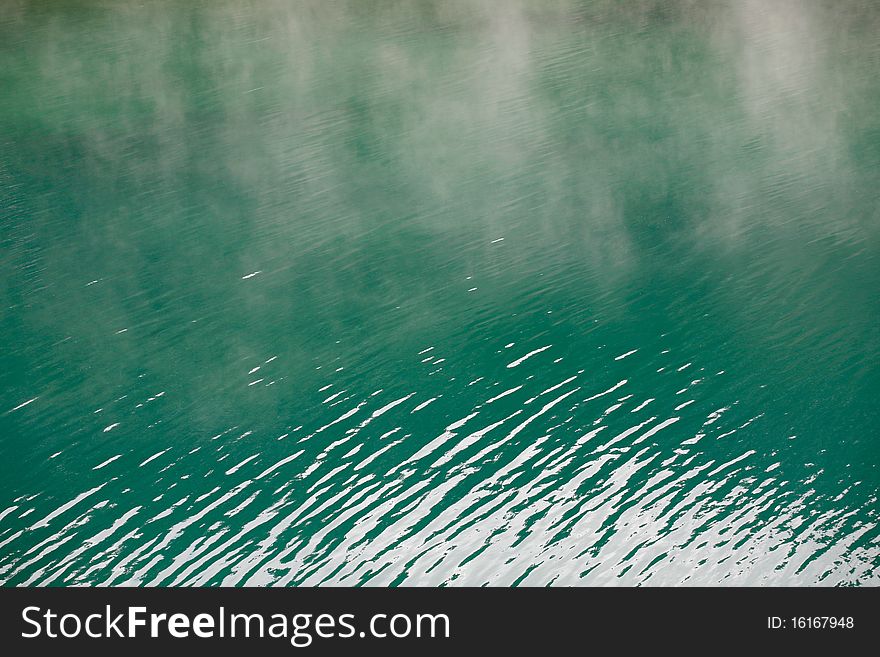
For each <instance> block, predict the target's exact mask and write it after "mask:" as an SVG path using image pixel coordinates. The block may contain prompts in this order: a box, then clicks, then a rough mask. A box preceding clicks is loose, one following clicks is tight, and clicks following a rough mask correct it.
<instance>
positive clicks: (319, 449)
mask: <svg viewBox="0 0 880 657" xmlns="http://www.w3.org/2000/svg"><path fill="white" fill-rule="evenodd" d="M501 4H502V3H494V2H487V1H479V0H454V1H452V2H377V3H359V2H355V1H351V2H297V3H287V2H281V1H280V0H277V1H271V0H267V1H261V2H252V3H242V2H233V1H222V0H221V1H218V2H183V1H173V0H169V1H166V2H151V3H133V2H99V1H97V0H95V1H90V0H81V1H78V2H73V1H60V2H48V1H46V2H15V1H12V2H10V1H9V0H7V1H6V2H4V3H3V6H2V10H0V58H2V66H0V85H2V86H0V88H2V93H0V331H2V334H0V335H2V338H3V345H2V347H0V447H2V456H3V458H2V459H0V482H2V483H0V583H2V584H5V585H21V584H36V585H50V584H51V585H60V584H67V585H82V584H128V585H160V584H161V585H171V584H185V585H206V584H209V585H219V584H225V585H315V584H330V585H431V586H436V585H485V584H488V585H514V584H516V585H547V584H553V585H598V584H602V585H604V584H611V585H614V584H618V585H635V584H646V585H678V584H685V585H689V584H728V585H741V584H771V585H792V584H823V585H831V584H834V585H840V584H877V583H878V580H880V574H878V566H880V528H878V524H877V523H878V510H880V509H878V501H877V496H878V489H880V472H878V467H877V463H878V461H880V445H878V442H877V436H878V424H880V423H878V420H880V418H878V403H877V398H878V393H880V368H878V366H880V113H878V110H877V108H878V107H880V78H878V76H877V71H878V70H880V8H878V7H877V6H876V3H872V2H867V1H866V2H857V1H846V2H821V1H816V2H796V1H794V0H791V1H780V2H773V3H766V2H759V1H758V0H754V1H743V2H719V3H708V4H707V3H696V2H693V3H692V2H685V1H672V0H667V1H664V0H655V1H643V2H635V3H615V2H610V0H597V1H594V2H587V1H585V2H573V1H567V0H566V1H563V0H559V1H556V2H525V1H523V2H505V3H503V7H502V6H501Z"/></svg>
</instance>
